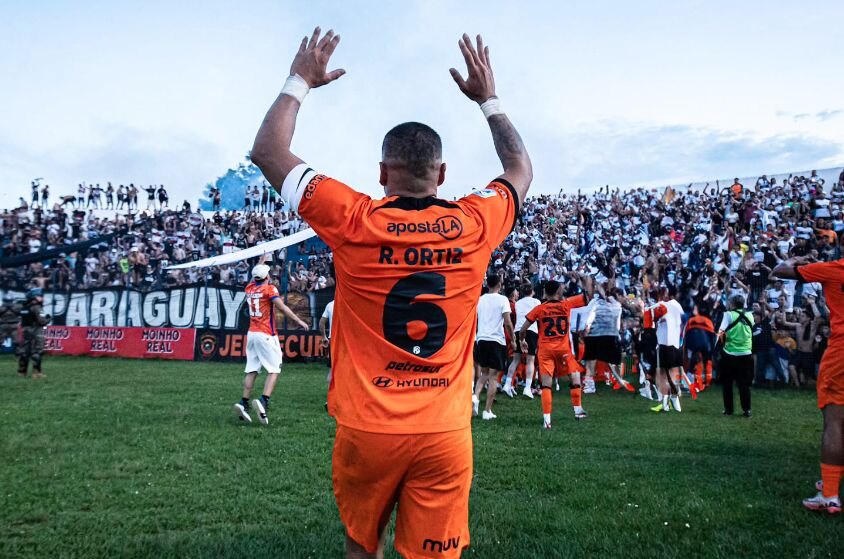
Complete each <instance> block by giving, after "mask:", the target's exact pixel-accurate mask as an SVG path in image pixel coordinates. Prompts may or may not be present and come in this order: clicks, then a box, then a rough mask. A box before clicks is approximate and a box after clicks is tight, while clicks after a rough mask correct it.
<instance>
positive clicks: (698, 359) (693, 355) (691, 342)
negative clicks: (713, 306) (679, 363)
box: [683, 304, 715, 392]
mask: <svg viewBox="0 0 844 559" xmlns="http://www.w3.org/2000/svg"><path fill="white" fill-rule="evenodd" d="M683 346H684V349H685V351H686V353H687V355H688V360H689V369H690V370H691V371H692V375H693V378H694V377H697V380H696V382H695V384H696V385H697V391H698V392H703V390H704V389H705V388H706V387H707V386H709V385H710V384H711V383H712V352H713V350H714V349H715V326H714V325H713V324H712V319H711V318H709V307H708V305H703V304H701V305H695V308H694V311H693V314H692V317H691V318H689V320H688V321H687V322H686V330H685V333H684V334H683Z"/></svg>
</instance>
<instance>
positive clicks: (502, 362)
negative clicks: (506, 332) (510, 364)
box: [476, 340, 507, 371]
mask: <svg viewBox="0 0 844 559" xmlns="http://www.w3.org/2000/svg"><path fill="white" fill-rule="evenodd" d="M476 360H477V362H478V365H480V366H481V367H485V368H489V369H493V370H496V371H503V370H505V369H506V368H507V346H505V345H504V344H500V343H498V342H491V341H489V340H481V341H479V342H478V356H477V359H476Z"/></svg>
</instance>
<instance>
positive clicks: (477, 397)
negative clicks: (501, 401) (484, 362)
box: [472, 367, 495, 415]
mask: <svg viewBox="0 0 844 559" xmlns="http://www.w3.org/2000/svg"><path fill="white" fill-rule="evenodd" d="M479 370H480V374H479V375H478V376H477V377H476V380H475V390H474V392H473V393H472V414H473V415H478V408H479V407H480V404H481V392H483V390H484V385H485V384H487V383H490V386H492V384H491V382H492V379H491V378H490V377H491V373H492V372H494V371H490V370H489V368H487V367H480V369H479ZM493 398H495V394H494V393H493ZM487 399H489V389H487ZM484 411H486V407H485V408H484Z"/></svg>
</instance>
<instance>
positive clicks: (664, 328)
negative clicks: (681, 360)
mask: <svg viewBox="0 0 844 559" xmlns="http://www.w3.org/2000/svg"><path fill="white" fill-rule="evenodd" d="M660 304H661V305H663V306H664V307H665V314H664V315H663V316H662V317H661V318H660V319H659V322H658V323H657V326H656V339H657V342H658V343H659V344H660V345H666V346H672V347H676V348H679V347H680V335H681V334H682V332H683V330H682V326H683V313H684V311H683V307H682V306H681V305H680V303H678V302H677V301H676V300H675V299H670V300H668V301H664V302H663V303H660Z"/></svg>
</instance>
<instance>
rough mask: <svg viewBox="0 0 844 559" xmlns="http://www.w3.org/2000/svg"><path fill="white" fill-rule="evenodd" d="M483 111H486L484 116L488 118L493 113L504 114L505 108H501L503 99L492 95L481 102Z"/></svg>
mask: <svg viewBox="0 0 844 559" xmlns="http://www.w3.org/2000/svg"><path fill="white" fill-rule="evenodd" d="M481 112H483V113H484V118H486V119H487V120H489V117H491V116H493V115H503V114H504V109H502V108H501V100H500V99H498V97H490V98H489V99H487V100H486V101H484V102H483V103H482V104H481Z"/></svg>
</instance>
